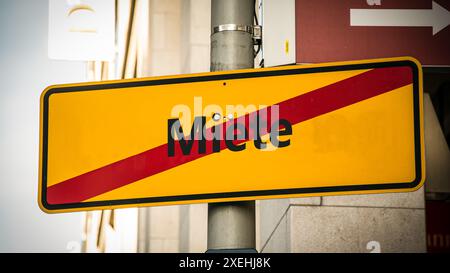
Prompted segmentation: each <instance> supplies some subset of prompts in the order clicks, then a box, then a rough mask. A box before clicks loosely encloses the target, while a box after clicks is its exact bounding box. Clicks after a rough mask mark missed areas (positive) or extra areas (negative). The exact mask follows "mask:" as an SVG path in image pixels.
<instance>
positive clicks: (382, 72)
mask: <svg viewBox="0 0 450 273" xmlns="http://www.w3.org/2000/svg"><path fill="white" fill-rule="evenodd" d="M412 81H413V79H412V71H411V68H410V67H389V68H377V69H372V70H369V71H367V72H364V73H361V74H359V75H356V76H353V77H350V78H347V79H345V80H342V81H339V82H336V83H333V84H331V85H327V86H325V87H322V88H319V89H316V90H314V91H311V92H308V93H306V94H303V95H299V96H297V97H294V98H291V99H288V100H285V101H282V102H280V103H278V104H277V105H279V118H280V119H286V120H288V121H289V122H290V123H291V124H297V123H300V122H302V121H306V120H309V119H311V118H314V117H317V116H320V115H323V114H326V113H329V112H331V111H334V110H337V109H340V108H343V107H346V106H349V105H351V104H354V103H357V102H360V101H363V100H366V99H369V98H372V97H374V96H377V95H380V94H383V93H386V92H389V91H392V90H394V89H397V88H400V87H403V86H406V85H408V84H411V83H412ZM299 84H301V83H299ZM280 88H282V87H280ZM280 91H281V90H280ZM274 92H278V91H276V90H274ZM248 116H249V115H247V116H246V118H248ZM165 130H166V129H165ZM207 142H208V141H207ZM222 142H223V141H222ZM241 142H243V141H241ZM177 146H178V145H177ZM207 146H208V147H210V146H211V145H210V144H209V143H207ZM220 147H221V149H226V146H225V145H224V143H221V145H220ZM196 149H197V147H196V144H194V147H193V148H192V151H196ZM211 153H212V150H211V149H208V150H207V151H206V153H204V154H198V153H194V154H191V155H182V154H181V153H179V152H178V153H176V154H175V156H174V157H168V156H167V144H163V145H161V146H158V147H155V148H152V149H150V150H147V151H145V152H142V153H140V154H137V155H133V156H131V157H128V158H125V159H122V160H119V161H117V162H114V163H111V164H109V165H106V166H104V167H101V168H98V169H95V170H93V171H90V172H87V173H84V174H82V175H79V176H76V177H73V178H70V179H68V180H65V181H63V182H60V183H58V184H55V185H52V186H50V187H48V188H47V202H48V203H49V204H67V203H79V202H82V201H85V200H87V199H90V198H93V197H95V196H97V195H100V194H103V193H106V192H109V191H112V190H114V189H117V188H120V187H122V186H125V185H128V184H130V183H133V182H136V181H139V180H141V179H144V178H146V177H149V176H152V175H155V174H157V173H160V172H163V171H167V170H169V169H172V168H175V167H177V166H179V165H182V164H185V163H188V162H190V161H193V160H195V159H198V158H201V157H204V156H207V155H209V154H211Z"/></svg>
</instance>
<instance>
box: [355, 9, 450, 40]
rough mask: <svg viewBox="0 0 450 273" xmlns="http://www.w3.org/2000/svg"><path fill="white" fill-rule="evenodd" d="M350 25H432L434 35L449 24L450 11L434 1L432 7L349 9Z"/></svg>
mask: <svg viewBox="0 0 450 273" xmlns="http://www.w3.org/2000/svg"><path fill="white" fill-rule="evenodd" d="M350 25H351V26H371V27H432V28H433V35H435V34H436V33H438V32H439V31H441V30H442V29H444V28H446V27H447V26H448V25H450V12H449V11H448V10H446V9H445V8H443V7H441V6H440V5H439V4H437V3H436V2H434V1H433V6H432V9H350Z"/></svg>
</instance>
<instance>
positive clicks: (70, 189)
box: [39, 57, 425, 213]
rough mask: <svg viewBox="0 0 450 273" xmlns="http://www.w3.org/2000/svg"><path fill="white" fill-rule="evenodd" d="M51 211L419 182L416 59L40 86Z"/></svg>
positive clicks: (400, 187) (44, 194)
mask: <svg viewBox="0 0 450 273" xmlns="http://www.w3.org/2000/svg"><path fill="white" fill-rule="evenodd" d="M40 103H41V112H40V164H39V170H40V173H39V204H40V207H41V209H42V210H43V211H45V212H49V213H52V212H68V211H81V210H89V209H109V208H117V207H132V206H150V205H169V204H188V203H198V202H223V201H237V200H254V199H268V198H283V197H302V196H323V195H337V194H361V193H385V192H403V191H414V190H416V189H418V188H419V187H421V186H422V184H423V181H424V177H425V169H424V166H425V165H424V150H423V147H424V145H423V121H422V115H423V109H422V70H421V66H420V64H419V63H418V62H417V61H416V60H415V59H412V58H409V57H401V58H391V59H378V60H365V61H355V62H342V63H326V64H320V65H304V66H287V67H278V68H266V69H248V70H239V71H228V72H214V73H204V74H193V75H180V76H169V77H156V78H144V79H132V80H120V81H107V82H97V83H80V84H68V85H56V86H50V87H48V88H47V89H46V90H45V91H44V92H43V93H42V95H41V102H40Z"/></svg>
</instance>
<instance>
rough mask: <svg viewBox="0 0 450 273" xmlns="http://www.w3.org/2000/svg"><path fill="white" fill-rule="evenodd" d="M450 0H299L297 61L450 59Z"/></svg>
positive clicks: (425, 62)
mask: <svg viewBox="0 0 450 273" xmlns="http://www.w3.org/2000/svg"><path fill="white" fill-rule="evenodd" d="M449 10H450V1H448V0H435V1H432V0H340V1H336V0H314V1H311V0H297V1H296V36H297V37H296V44H297V57H296V58H297V63H318V62H330V61H344V60H356V59H368V58H385V57H395V56H413V57H415V58H417V59H418V60H419V61H420V62H421V63H422V64H423V65H430V66H436V65H445V66H449V65H450V26H449V24H450V12H449Z"/></svg>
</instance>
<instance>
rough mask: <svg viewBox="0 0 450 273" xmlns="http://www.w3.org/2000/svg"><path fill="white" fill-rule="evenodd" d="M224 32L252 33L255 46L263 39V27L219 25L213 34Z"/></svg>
mask: <svg viewBox="0 0 450 273" xmlns="http://www.w3.org/2000/svg"><path fill="white" fill-rule="evenodd" d="M222 31H243V32H247V33H250V34H251V35H252V38H253V39H254V40H255V44H257V43H258V41H259V40H261V38H262V28H261V26H257V25H254V26H247V25H237V24H224V25H218V26H215V27H214V28H213V33H212V34H216V33H218V32H222Z"/></svg>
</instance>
